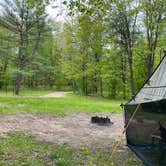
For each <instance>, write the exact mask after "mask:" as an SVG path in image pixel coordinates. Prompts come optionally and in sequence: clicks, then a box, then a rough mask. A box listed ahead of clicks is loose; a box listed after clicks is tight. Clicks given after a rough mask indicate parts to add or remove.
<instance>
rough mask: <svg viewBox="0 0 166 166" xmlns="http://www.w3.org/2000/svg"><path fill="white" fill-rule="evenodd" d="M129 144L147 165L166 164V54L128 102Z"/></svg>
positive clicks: (127, 132)
mask: <svg viewBox="0 0 166 166" xmlns="http://www.w3.org/2000/svg"><path fill="white" fill-rule="evenodd" d="M124 110H125V124H126V126H127V128H126V139H127V145H128V146H129V147H130V148H131V149H132V150H133V151H134V152H135V153H136V154H137V156H139V157H140V158H141V159H142V161H143V162H144V163H145V165H147V166H166V57H164V58H163V60H162V61H161V62H160V64H159V65H158V67H157V68H156V70H155V71H154V73H153V74H152V75H151V77H150V78H149V79H148V80H147V81H146V82H145V84H144V85H143V87H142V88H141V90H140V91H139V92H138V93H137V94H136V96H135V97H134V98H133V99H132V100H130V101H129V102H128V103H127V104H125V105H124Z"/></svg>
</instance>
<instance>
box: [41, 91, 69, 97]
mask: <svg viewBox="0 0 166 166" xmlns="http://www.w3.org/2000/svg"><path fill="white" fill-rule="evenodd" d="M67 93H69V92H52V93H49V94H47V95H44V96H41V97H42V98H61V97H65V96H66V94H67Z"/></svg>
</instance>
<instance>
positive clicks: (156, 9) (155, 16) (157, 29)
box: [141, 0, 166, 78]
mask: <svg viewBox="0 0 166 166" xmlns="http://www.w3.org/2000/svg"><path fill="white" fill-rule="evenodd" d="M141 2H142V8H143V12H144V24H145V28H146V39H147V49H148V53H147V54H148V55H147V69H148V70H147V78H149V77H150V75H151V74H152V72H153V68H154V62H155V54H156V48H157V44H158V41H159V39H160V37H161V35H162V32H163V23H164V20H165V8H166V2H165V1H164V0H144V1H141Z"/></svg>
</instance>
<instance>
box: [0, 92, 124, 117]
mask: <svg viewBox="0 0 166 166" xmlns="http://www.w3.org/2000/svg"><path fill="white" fill-rule="evenodd" d="M24 94H26V95H27V94H28V95H29V93H24ZM37 94H38V95H39V94H40V95H39V96H41V93H40V92H39V93H37ZM120 104H121V101H115V100H108V99H104V98H95V97H82V96H75V95H72V94H70V95H67V96H66V97H65V98H37V96H36V97H34V98H30V97H26V96H25V95H24V97H9V96H1V97H0V113H4V114H13V113H16V112H31V113H49V114H57V115H65V114H68V113H72V112H89V113H94V112H100V113H105V112H114V113H119V112H121V111H122V110H121V108H120Z"/></svg>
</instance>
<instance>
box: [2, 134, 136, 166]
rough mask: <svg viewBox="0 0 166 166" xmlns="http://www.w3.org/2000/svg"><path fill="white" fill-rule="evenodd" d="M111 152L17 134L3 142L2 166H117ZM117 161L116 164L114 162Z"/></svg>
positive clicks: (130, 163) (128, 165)
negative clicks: (41, 140) (77, 147)
mask: <svg viewBox="0 0 166 166" xmlns="http://www.w3.org/2000/svg"><path fill="white" fill-rule="evenodd" d="M109 155H110V152H109V149H108V148H104V147H103V148H99V149H98V150H96V151H92V150H90V149H88V148H87V147H81V148H80V149H74V148H72V147H71V146H69V145H68V144H63V145H59V146H53V145H51V144H48V143H43V142H37V141H34V139H33V137H32V136H31V135H28V134H23V133H15V134H10V135H9V136H8V137H7V138H5V139H3V138H1V139H0V165H1V166H10V165H11V166H18V165H20V166H23V165H29V166H54V165H56V166H79V165H80V166H81V165H84V166H94V165H96V166H116V164H114V162H113V163H111V164H110V162H109V163H107V162H106V161H108V158H109ZM115 162H116V161H115ZM122 163H123V164H124V165H125V166H136V165H137V162H136V160H134V159H131V158H126V159H125V160H123V162H122Z"/></svg>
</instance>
